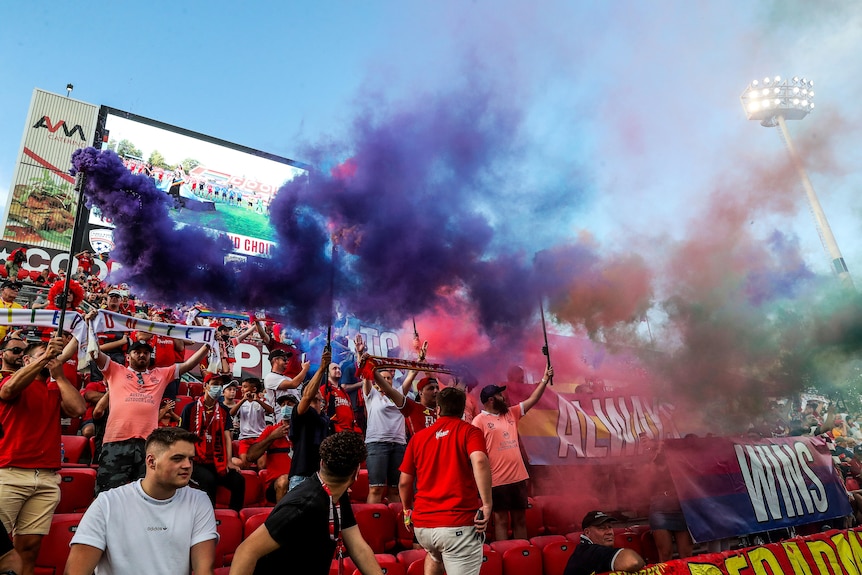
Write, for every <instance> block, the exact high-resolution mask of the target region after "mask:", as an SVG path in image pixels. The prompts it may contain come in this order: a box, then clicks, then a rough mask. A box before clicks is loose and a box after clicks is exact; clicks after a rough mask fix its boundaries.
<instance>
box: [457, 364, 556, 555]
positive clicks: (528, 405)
mask: <svg viewBox="0 0 862 575" xmlns="http://www.w3.org/2000/svg"><path fill="white" fill-rule="evenodd" d="M552 377H554V368H553V367H551V366H548V368H547V369H546V370H545V374H544V376H543V377H542V381H541V382H539V384H538V385H536V386H535V387H536V389H535V390H533V393H531V394H530V397H528V398H527V399H525V400H524V401H522V402H521V403H519V404H518V405H516V406H514V408H510V407H509V402H508V401H507V400H506V397H505V396H504V395H503V392H504V391H506V386H505V385H503V386H499V385H486V386H485V387H483V388H482V392H481V393H480V394H479V398H480V399H481V400H482V412H481V413H479V415H477V416H476V417H475V418H474V419H473V425H475V426H476V427H478V428H479V429H481V430H482V433H483V434H484V436H485V445H486V447H487V451H488V459H489V460H490V462H491V487H492V489H493V491H494V539H495V540H496V541H503V540H504V539H508V536H509V516H510V515H511V517H512V537H513V538H514V539H527V505H528V501H527V479H529V477H530V476H529V474H528V473H527V467H526V465H524V459H523V458H522V457H521V445H520V442H519V441H518V422H519V421H520V420H521V418H522V417H523V416H525V415H527V412H528V411H530V409H532V407H533V406H534V405H536V404H537V403H538V402H539V399H541V397H542V394H543V393H545V388H546V387H547V385H548V382H549V381H550V380H551V378H552Z"/></svg>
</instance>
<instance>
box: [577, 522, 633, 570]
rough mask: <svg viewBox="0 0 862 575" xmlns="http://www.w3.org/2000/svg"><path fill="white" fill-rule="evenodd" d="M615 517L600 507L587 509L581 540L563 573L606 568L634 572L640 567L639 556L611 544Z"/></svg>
mask: <svg viewBox="0 0 862 575" xmlns="http://www.w3.org/2000/svg"><path fill="white" fill-rule="evenodd" d="M615 522H616V519H614V518H613V517H611V516H610V515H608V514H607V513H605V512H603V511H590V512H589V513H587V514H586V515H585V516H584V520H583V521H582V522H581V529H583V531H584V532H583V533H582V534H581V541H580V543H578V546H577V547H575V551H574V552H573V553H572V556H571V557H569V562H568V563H566V569H565V570H564V571H563V575H593V574H594V573H606V572H608V571H627V572H629V573H634V572H635V571H640V570H641V569H643V567H644V565H645V562H644V560H643V557H641V556H640V555H638V553H637V552H636V551H634V550H632V549H623V548H619V547H614V527H613V524H614V523H615Z"/></svg>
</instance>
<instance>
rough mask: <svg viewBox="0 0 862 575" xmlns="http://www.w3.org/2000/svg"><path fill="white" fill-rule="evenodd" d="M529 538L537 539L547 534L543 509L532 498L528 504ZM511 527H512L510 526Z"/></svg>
mask: <svg viewBox="0 0 862 575" xmlns="http://www.w3.org/2000/svg"><path fill="white" fill-rule="evenodd" d="M526 515H527V537H530V538H532V537H537V536H539V535H542V534H544V533H545V524H544V514H543V513H542V507H541V506H540V505H539V504H538V503H536V500H535V499H533V498H532V497H530V498H529V499H528V503H527V512H526ZM510 526H511V525H510Z"/></svg>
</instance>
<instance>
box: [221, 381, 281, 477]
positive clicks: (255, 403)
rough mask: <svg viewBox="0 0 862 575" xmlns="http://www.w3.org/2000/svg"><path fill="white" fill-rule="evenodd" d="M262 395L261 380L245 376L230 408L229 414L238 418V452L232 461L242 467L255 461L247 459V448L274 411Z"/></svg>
mask: <svg viewBox="0 0 862 575" xmlns="http://www.w3.org/2000/svg"><path fill="white" fill-rule="evenodd" d="M262 395H263V384H262V383H261V381H260V380H259V379H258V378H256V377H247V378H245V379H244V380H242V396H241V398H240V400H239V401H238V402H236V404H235V405H234V406H233V407H231V408H230V416H231V417H234V418H237V419H239V453H238V454H235V455H234V463H236V464H237V465H238V466H240V467H243V468H244V467H247V466H248V465H249V464H250V463H254V462H256V461H257V460H256V459H251V460H249V459H247V457H246V455H247V453H248V448H249V447H251V445H252V444H253V443H254V442H255V441H257V438H258V437H260V434H261V433H262V432H263V429H264V428H265V427H266V420H265V419H264V418H265V417H266V416H267V415H269V414H271V413H272V412H273V411H274V410H273V408H272V406H271V405H269V404H268V403H266V402H265V401H264V400H263V397H262ZM225 407H227V406H225Z"/></svg>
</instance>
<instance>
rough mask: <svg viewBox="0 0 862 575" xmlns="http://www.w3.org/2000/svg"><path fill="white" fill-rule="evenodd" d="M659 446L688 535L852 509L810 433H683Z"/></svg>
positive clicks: (704, 537)
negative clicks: (682, 436)
mask: <svg viewBox="0 0 862 575" xmlns="http://www.w3.org/2000/svg"><path fill="white" fill-rule="evenodd" d="M664 452H665V456H666V458H667V465H668V470H669V471H670V475H671V477H672V478H673V482H674V485H675V486H676V491H677V494H678V496H679V501H680V504H681V506H682V510H683V513H684V514H685V518H686V522H687V523H688V528H689V531H690V532H691V534H692V537H693V538H694V539H695V541H712V540H715V539H722V538H725V537H736V536H740V535H746V534H750V533H758V532H762V531H770V530H773V529H782V528H785V527H792V526H796V525H804V524H806V523H815V522H816V523H821V522H822V523H826V522H828V521H830V520H832V519H835V518H837V517H842V516H845V515H849V514H850V513H851V510H850V504H849V503H848V501H847V493H846V491H845V490H844V485H843V484H842V483H841V480H840V478H839V477H838V476H837V475H836V472H835V470H834V467H833V465H832V456H831V454H830V453H829V448H828V447H827V446H826V442H825V441H824V440H822V439H820V438H817V437H783V438H773V439H747V438H742V437H740V438H733V437H704V438H689V439H684V440H681V441H669V442H667V443H666V444H665V446H664ZM719 518H720V519H719Z"/></svg>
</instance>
